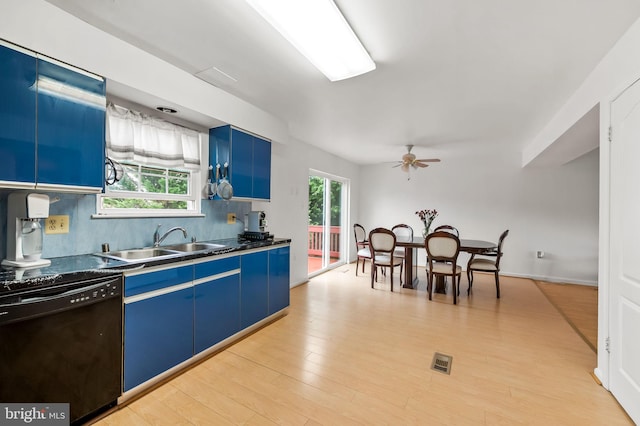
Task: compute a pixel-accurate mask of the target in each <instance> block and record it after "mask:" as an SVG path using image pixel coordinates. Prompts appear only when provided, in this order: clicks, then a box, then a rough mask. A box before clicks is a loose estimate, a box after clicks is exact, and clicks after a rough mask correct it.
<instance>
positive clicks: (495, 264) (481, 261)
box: [467, 229, 509, 299]
mask: <svg viewBox="0 0 640 426" xmlns="http://www.w3.org/2000/svg"><path fill="white" fill-rule="evenodd" d="M507 235H509V230H508V229H507V230H506V231H504V232H503V233H502V235H500V239H499V240H498V248H497V249H496V250H495V251H492V252H487V253H482V254H479V255H476V254H472V255H471V258H469V262H468V263H467V280H468V281H469V287H468V288H467V294H469V293H470V292H471V286H472V285H473V271H480V272H492V273H493V274H494V276H495V279H496V298H497V299H500V259H501V258H502V245H503V244H504V239H505V238H507ZM476 256H480V257H476Z"/></svg>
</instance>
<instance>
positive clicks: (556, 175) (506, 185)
mask: <svg viewBox="0 0 640 426" xmlns="http://www.w3.org/2000/svg"><path fill="white" fill-rule="evenodd" d="M520 160H521V158H520V154H519V152H518V151H513V152H511V153H509V152H504V151H503V150H497V152H486V151H485V152H474V149H473V147H469V146H467V147H460V148H459V149H458V150H457V151H456V153H454V154H453V155H450V156H447V157H442V162H441V163H437V164H433V165H431V166H430V167H428V168H426V169H423V170H417V171H415V172H414V173H412V174H411V180H410V181H407V180H406V175H405V174H404V173H402V172H401V171H400V170H399V169H397V168H393V169H392V168H391V167H390V165H377V166H367V167H363V170H362V176H361V182H362V189H361V191H360V203H359V204H360V206H359V209H360V217H359V218H358V221H359V222H360V223H361V224H362V225H364V226H365V228H366V229H367V231H369V230H371V229H372V228H373V227H376V226H385V227H391V226H393V225H395V224H397V223H406V224H408V225H410V226H412V227H413V228H414V233H416V234H418V235H419V234H420V232H421V230H422V222H420V220H419V218H418V216H417V215H415V212H416V211H417V210H421V209H436V210H438V212H439V216H438V217H437V218H436V220H435V221H434V223H433V226H437V225H442V224H450V225H453V226H455V227H457V228H458V229H459V231H460V236H461V238H470V239H481V240H490V241H497V240H498V237H499V235H500V234H501V233H502V231H504V230H505V229H509V230H510V233H509V236H508V237H507V239H506V240H505V247H504V250H505V255H504V258H503V263H502V265H501V267H502V270H503V271H504V273H505V274H509V275H516V276H528V277H533V278H538V279H543V280H548V281H558V282H571V283H581V284H591V285H594V284H595V283H596V281H597V273H598V152H597V150H596V151H593V152H591V153H589V154H587V155H585V156H583V157H581V158H579V159H577V160H574V161H572V162H570V163H568V164H566V165H564V166H559V167H554V168H540V169H536V168H525V169H523V168H522V167H521V163H520ZM537 250H543V251H544V252H545V253H546V254H545V257H544V258H543V259H536V258H535V252H536V251H537ZM467 259H468V257H467V256H466V255H465V256H461V260H460V261H459V263H460V264H466V261H467ZM419 261H420V262H421V264H424V255H421V256H419Z"/></svg>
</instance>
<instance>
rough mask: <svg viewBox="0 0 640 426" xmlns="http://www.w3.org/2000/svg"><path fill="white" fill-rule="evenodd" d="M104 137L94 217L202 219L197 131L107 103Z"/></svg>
mask: <svg viewBox="0 0 640 426" xmlns="http://www.w3.org/2000/svg"><path fill="white" fill-rule="evenodd" d="M106 139H107V164H106V172H105V174H106V185H105V191H104V194H99V195H98V196H97V197H96V198H97V200H96V213H97V215H96V217H158V216H163V217H166V216H200V215H201V214H200V193H199V191H198V188H199V186H200V185H199V182H200V157H201V137H200V134H199V133H198V132H197V131H195V130H191V129H187V128H185V127H182V126H178V125H175V124H172V123H169V122H166V121H164V120H161V119H159V118H156V117H151V116H148V115H145V114H142V113H140V112H137V111H132V110H129V109H126V108H123V107H120V106H116V105H113V104H110V105H108V107H107V138H106Z"/></svg>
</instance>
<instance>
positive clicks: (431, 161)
mask: <svg viewBox="0 0 640 426" xmlns="http://www.w3.org/2000/svg"><path fill="white" fill-rule="evenodd" d="M416 161H422V162H423V163H439V162H440V159H439V158H421V159H419V160H416Z"/></svg>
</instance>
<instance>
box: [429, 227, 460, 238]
mask: <svg viewBox="0 0 640 426" xmlns="http://www.w3.org/2000/svg"><path fill="white" fill-rule="evenodd" d="M438 231H445V232H449V233H451V234H453V235H455V236H456V237H458V238H459V237H460V232H458V228H456V227H455V226H451V225H440V226H438V227H437V228H436V229H434V230H433V232H438Z"/></svg>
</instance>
